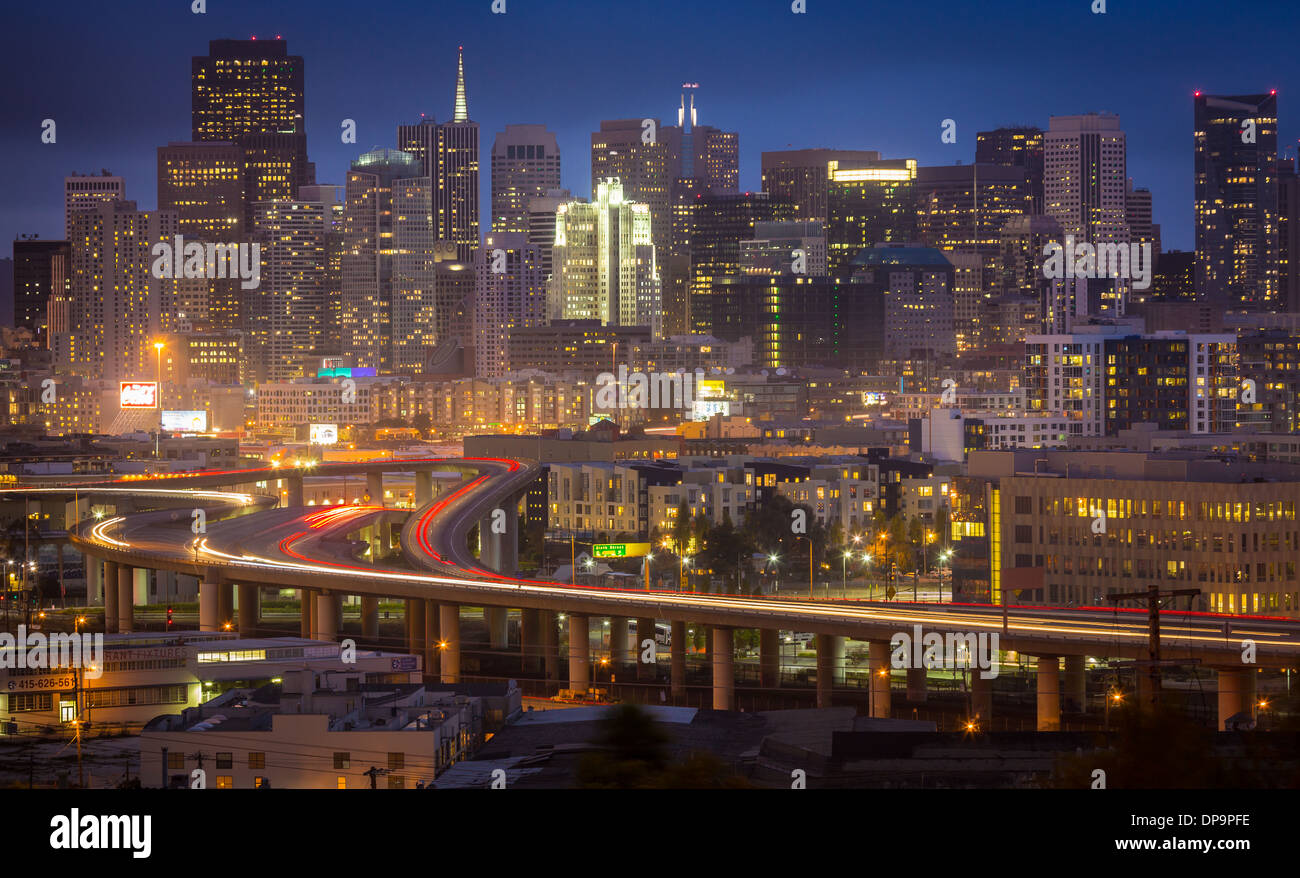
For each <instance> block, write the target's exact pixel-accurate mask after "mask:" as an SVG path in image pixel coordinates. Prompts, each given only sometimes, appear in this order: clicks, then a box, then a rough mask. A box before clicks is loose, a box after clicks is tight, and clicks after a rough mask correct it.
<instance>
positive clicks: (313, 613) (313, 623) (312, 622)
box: [303, 588, 320, 640]
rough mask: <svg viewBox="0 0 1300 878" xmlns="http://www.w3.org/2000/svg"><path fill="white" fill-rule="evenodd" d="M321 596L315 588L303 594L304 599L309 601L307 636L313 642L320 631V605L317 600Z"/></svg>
mask: <svg viewBox="0 0 1300 878" xmlns="http://www.w3.org/2000/svg"><path fill="white" fill-rule="evenodd" d="M319 596H320V591H319V590H317V589H314V588H313V589H311V591H309V592H304V593H303V598H304V599H305V600H306V601H307V614H308V615H307V618H308V623H307V625H308V627H307V636H308V637H310V638H311V639H313V640H315V639H316V633H317V632H318V631H320V605H319V602H318V601H317V600H316V598H317V597H319Z"/></svg>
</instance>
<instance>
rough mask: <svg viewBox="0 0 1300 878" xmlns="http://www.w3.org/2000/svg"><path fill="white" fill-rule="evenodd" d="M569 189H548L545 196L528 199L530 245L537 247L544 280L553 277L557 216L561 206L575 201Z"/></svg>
mask: <svg viewBox="0 0 1300 878" xmlns="http://www.w3.org/2000/svg"><path fill="white" fill-rule="evenodd" d="M573 200H574V198H573V193H572V192H570V191H569V190H568V189H548V190H546V193H545V194H543V195H539V196H535V197H533V198H530V199H528V205H527V212H528V243H529V244H536V245H537V258H538V259H539V260H540V265H541V267H542V279H543V280H547V279H549V278H550V276H551V270H552V269H551V249H552V248H553V247H554V246H555V214H556V212H557V211H558V210H559V209H560V205H562V204H568V203H569V202H570V201H573Z"/></svg>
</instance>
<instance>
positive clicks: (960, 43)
mask: <svg viewBox="0 0 1300 878" xmlns="http://www.w3.org/2000/svg"><path fill="white" fill-rule="evenodd" d="M190 2H191V0H121V2H108V0H65V2H58V3H26V2H24V3H22V4H21V5H20V4H18V3H16V2H14V0H5V11H4V28H3V29H2V30H0V72H2V74H3V83H4V86H3V93H2V95H0V120H3V129H2V134H0V154H2V155H3V158H4V163H3V168H4V169H5V180H4V184H3V198H2V199H0V240H3V241H4V242H6V243H5V244H3V245H0V255H8V254H9V251H10V247H9V244H8V242H10V241H12V239H13V237H14V236H15V234H17V233H19V232H37V233H39V234H40V235H41V236H42V237H58V236H60V235H61V234H62V229H63V215H62V212H63V208H62V204H63V202H62V196H61V186H62V180H63V177H64V175H65V174H68V173H70V172H72V171H80V172H87V171H91V172H98V171H99V169H100V168H108V169H110V170H111V171H113V172H114V173H118V174H122V175H123V176H125V177H126V180H127V195H128V197H130V198H133V199H135V200H137V201H138V202H140V204H141V205H142V206H144V207H148V208H152V207H155V206H156V185H155V173H156V164H155V163H156V158H155V152H154V150H155V148H156V147H157V146H159V145H162V144H164V143H166V142H167V141H169V140H187V139H189V133H190V127H189V126H190V92H189V89H190V81H189V73H190V56H192V55H195V54H205V53H206V51H207V44H208V40H209V39H213V38H222V37H236V38H246V37H248V36H249V35H252V34H256V35H257V36H258V38H259V39H262V38H272V37H274V36H275V35H276V34H280V35H281V36H283V37H284V39H286V40H287V41H288V44H289V51H290V53H292V54H296V55H302V56H303V57H304V59H305V65H306V73H307V131H308V137H309V152H310V157H311V158H312V160H313V161H315V162H316V167H317V177H318V179H319V180H320V181H321V182H334V183H340V182H342V181H343V177H344V174H345V172H346V169H347V165H348V162H349V161H350V160H351V159H352V158H354V157H355V156H356V155H357V154H359V153H360V152H363V151H364V150H366V149H369V148H370V147H372V146H394V145H395V144H394V138H395V126H396V125H397V123H398V122H401V121H408V120H414V119H416V118H418V116H419V114H420V113H421V112H424V113H429V114H431V115H432V116H434V117H435V118H437V119H439V120H443V119H447V118H448V117H449V116H450V115H451V109H452V98H453V87H454V78H455V58H456V46H457V45H458V44H462V43H463V44H464V46H465V65H466V79H467V85H468V91H469V106H470V115H471V117H472V118H473V119H474V120H475V121H477V122H479V123H480V124H481V126H482V146H483V149H484V152H485V153H486V151H487V149H488V148H489V147H490V145H491V142H492V138H493V136H494V134H495V133H496V132H497V131H499V130H500V129H501V128H502V126H504V125H505V124H506V123H511V122H518V123H522V122H534V123H543V124H545V125H547V126H548V127H549V128H550V129H551V130H552V131H555V132H556V134H557V135H558V136H559V138H560V149H561V152H562V155H563V181H564V185H565V186H567V187H569V188H571V189H572V190H574V192H575V194H579V195H586V194H587V193H588V192H589V189H590V158H589V149H590V141H589V135H590V132H591V131H592V130H594V129H595V128H597V127H598V125H599V122H600V120H601V119H609V118H631V117H637V118H640V117H645V116H659V117H660V118H662V119H664V120H665V121H666V122H667V121H668V120H669V119H671V118H673V117H674V113H675V109H676V107H677V102H678V96H679V95H680V93H681V90H680V85H681V83H683V82H686V81H692V82H698V83H699V85H700V89H699V92H698V98H697V102H698V106H699V109H700V123H701V124H709V125H716V126H718V127H721V128H726V129H730V130H736V131H739V132H740V149H741V155H740V171H741V186H742V187H744V188H753V189H756V188H758V187H759V153H760V152H762V151H763V150H766V149H780V148H785V147H787V146H794V147H811V146H833V147H840V148H864V149H878V150H880V151H881V152H882V153H883V154H884V155H885V156H886V157H891V158H903V157H915V158H916V159H918V160H919V161H920V162H921V164H950V163H953V162H956V161H958V160H961V161H963V162H970V161H972V160H973V158H974V141H975V133H976V132H977V131H979V130H982V129H988V128H993V127H997V126H999V125H1006V124H1016V123H1028V124H1035V125H1039V126H1042V127H1044V128H1046V127H1047V120H1048V116H1049V115H1052V114H1058V115H1065V114H1073V113H1083V112H1090V111H1109V112H1115V113H1119V114H1120V117H1121V122H1122V124H1123V126H1124V129H1125V130H1126V131H1127V133H1128V167H1129V174H1130V176H1132V177H1133V178H1134V180H1135V183H1136V185H1138V186H1146V187H1148V188H1150V189H1151V190H1152V192H1153V194H1154V200H1155V218H1156V221H1157V222H1160V223H1161V224H1162V225H1163V227H1164V240H1165V247H1166V249H1174V248H1180V249H1188V248H1190V246H1191V243H1192V179H1191V169H1192V134H1191V121H1192V97H1191V94H1192V91H1193V90H1194V89H1197V88H1200V89H1202V90H1204V91H1208V92H1211V93H1216V92H1217V93H1222V94H1234V93H1252V92H1258V91H1263V90H1267V89H1270V88H1276V89H1278V100H1279V110H1280V115H1281V119H1280V125H1281V142H1282V143H1288V144H1294V143H1296V139H1297V136H1300V123H1298V122H1297V119H1300V89H1293V88H1292V86H1293V84H1295V83H1296V82H1297V81H1300V75H1298V74H1300V53H1297V51H1296V47H1297V43H1296V36H1297V24H1298V23H1300V4H1296V3H1294V2H1251V0H1241V2H1224V0H1179V2H1152V0H1108V2H1107V6H1108V12H1107V13H1106V14H1105V15H1094V14H1092V13H1091V11H1090V6H1091V2H1092V0H952V2H949V0H931V2H925V3H909V2H888V3H885V2H868V0H858V2H852V0H807V6H808V12H807V14H805V15H794V14H792V13H791V12H790V2H789V0H749V2H727V0H650V2H645V0H601V2H595V0H586V2H578V0H507V12H506V14H505V15H493V14H492V13H491V12H490V7H491V0H454V2H437V0H420V2H402V0H394V2H362V0H351V2H339V0H207V7H208V12H207V14H206V15H194V14H192V13H191V12H190ZM1293 95H1295V97H1294V98H1293V97H1292V96H1293ZM1292 107H1296V108H1297V110H1295V111H1292ZM45 118H53V119H55V120H56V121H57V123H58V142H57V143H56V144H53V145H47V144H42V143H41V142H40V124H41V120H42V119H45ZM345 118H352V119H355V120H356V121H357V125H358V136H357V144H356V145H355V146H353V145H345V144H342V143H340V141H339V131H340V128H339V125H340V122H341V120H343V119H345ZM945 118H953V119H955V120H956V121H957V126H958V127H957V138H958V139H957V143H956V144H955V145H945V144H942V143H941V142H940V139H939V134H940V124H941V122H942V120H943V119H945ZM482 185H483V196H484V205H485V207H486V204H487V201H486V197H487V192H488V185H489V174H488V172H487V166H486V165H484V167H483V173H482Z"/></svg>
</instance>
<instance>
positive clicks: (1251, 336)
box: [1237, 329, 1300, 433]
mask: <svg viewBox="0 0 1300 878" xmlns="http://www.w3.org/2000/svg"><path fill="white" fill-rule="evenodd" d="M1237 352H1238V356H1239V357H1240V370H1241V379H1242V382H1243V384H1244V383H1245V381H1246V380H1250V381H1253V382H1254V387H1253V388H1252V392H1251V393H1250V394H1249V395H1247V394H1244V393H1243V394H1242V395H1241V401H1240V402H1239V403H1238V404H1237V422H1238V424H1240V425H1241V426H1242V427H1247V428H1249V429H1251V430H1256V431H1259V432H1264V433H1300V333H1297V332H1294V331H1288V330H1284V329H1269V330H1264V331H1262V332H1246V333H1241V334H1240V335H1239V336H1238V337H1237Z"/></svg>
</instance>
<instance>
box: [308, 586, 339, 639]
mask: <svg viewBox="0 0 1300 878" xmlns="http://www.w3.org/2000/svg"><path fill="white" fill-rule="evenodd" d="M340 598H341V595H338V594H334V593H332V592H328V591H325V590H323V589H322V590H321V592H320V593H319V594H317V595H316V626H317V627H316V632H315V634H313V635H312V640H336V639H338V634H339V631H338V613H339V610H338V604H339V599H340Z"/></svg>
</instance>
